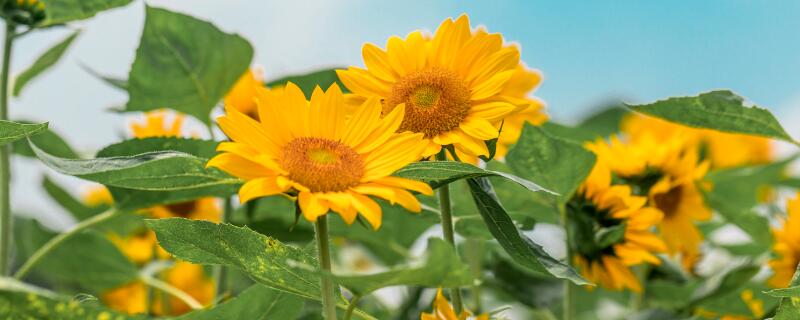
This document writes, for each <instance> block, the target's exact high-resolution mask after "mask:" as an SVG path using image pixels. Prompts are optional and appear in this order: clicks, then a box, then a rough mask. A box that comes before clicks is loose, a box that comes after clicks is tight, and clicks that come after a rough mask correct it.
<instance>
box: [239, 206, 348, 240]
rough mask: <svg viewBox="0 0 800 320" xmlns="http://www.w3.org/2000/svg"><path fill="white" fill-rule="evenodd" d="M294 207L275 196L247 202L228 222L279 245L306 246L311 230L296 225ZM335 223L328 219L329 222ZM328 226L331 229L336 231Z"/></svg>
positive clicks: (312, 231) (312, 230)
mask: <svg viewBox="0 0 800 320" xmlns="http://www.w3.org/2000/svg"><path fill="white" fill-rule="evenodd" d="M294 212H295V203H294V201H292V200H289V199H287V198H286V197H284V196H280V195H275V196H269V197H262V198H258V199H255V200H252V201H248V202H247V203H245V204H244V205H242V206H240V207H239V208H237V209H236V210H235V211H234V212H233V214H232V215H231V216H230V217H227V218H228V222H230V223H231V224H234V225H237V226H247V227H248V228H250V229H253V231H256V232H258V233H261V234H263V235H268V236H270V237H273V238H275V239H278V240H279V241H281V242H296V243H303V244H305V243H308V242H309V241H311V240H314V228H313V226H312V225H311V224H309V223H298V224H296V225H295V223H294V221H295V217H294V214H293V213H294ZM333 221H336V219H331V220H330V222H333ZM333 225H334V224H333V223H332V224H331V226H330V227H331V228H330V229H332V230H333V229H335V227H333Z"/></svg>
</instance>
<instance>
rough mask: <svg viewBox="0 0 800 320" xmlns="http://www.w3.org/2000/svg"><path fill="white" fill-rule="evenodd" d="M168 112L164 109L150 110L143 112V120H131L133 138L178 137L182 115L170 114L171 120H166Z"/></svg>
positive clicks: (181, 127) (181, 125) (181, 124)
mask: <svg viewBox="0 0 800 320" xmlns="http://www.w3.org/2000/svg"><path fill="white" fill-rule="evenodd" d="M169 115H170V114H169V113H168V112H166V111H152V112H147V113H145V114H144V121H143V122H139V121H133V122H131V124H130V129H131V132H132V133H133V137H134V138H151V137H179V136H181V130H182V129H183V120H184V116H183V115H181V114H178V113H173V114H172V122H168V119H167V117H168V116H169Z"/></svg>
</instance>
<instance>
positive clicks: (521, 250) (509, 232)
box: [467, 178, 590, 285]
mask: <svg viewBox="0 0 800 320" xmlns="http://www.w3.org/2000/svg"><path fill="white" fill-rule="evenodd" d="M467 182H468V183H469V187H470V191H471V192H472V197H473V199H474V200H475V205H476V206H477V207H478V211H479V212H480V214H481V217H483V221H484V222H485V223H486V226H487V227H488V228H489V232H491V233H492V236H494V238H495V239H497V242H499V243H500V246H502V247H503V249H504V250H505V251H506V252H507V253H508V254H509V255H510V256H511V258H513V259H514V261H516V262H517V263H519V264H520V265H522V266H524V267H526V268H529V269H531V270H533V271H537V272H542V273H544V274H550V275H552V276H554V277H556V278H561V279H566V280H569V281H572V282H573V283H575V284H578V285H585V284H590V283H589V282H588V281H586V280H585V279H584V278H583V277H581V276H580V275H579V274H578V272H577V271H575V269H573V268H572V267H570V266H569V265H568V264H565V263H563V262H561V261H558V260H556V259H555V258H553V257H551V256H550V255H549V254H547V252H545V251H544V249H543V248H542V246H540V245H538V244H536V243H535V242H533V240H531V239H529V238H528V237H526V236H525V235H523V234H522V233H520V231H519V230H518V229H517V226H516V225H515V224H514V221H513V220H511V218H510V217H509V216H508V213H506V210H505V209H504V208H503V206H502V205H501V204H500V202H499V200H498V199H497V196H496V195H495V194H494V190H493V188H492V185H491V183H490V182H489V180H488V179H486V178H476V179H472V178H471V179H468V180H467Z"/></svg>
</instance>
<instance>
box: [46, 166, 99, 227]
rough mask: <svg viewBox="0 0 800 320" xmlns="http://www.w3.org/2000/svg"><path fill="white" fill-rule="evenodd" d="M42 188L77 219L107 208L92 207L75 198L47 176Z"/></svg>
mask: <svg viewBox="0 0 800 320" xmlns="http://www.w3.org/2000/svg"><path fill="white" fill-rule="evenodd" d="M42 188H43V189H44V191H45V192H47V194H48V195H49V196H50V198H52V199H53V200H55V202H56V203H58V204H59V205H61V207H62V208H64V209H65V210H67V212H69V213H70V214H71V215H72V216H73V217H74V218H75V219H76V220H78V221H80V220H83V219H86V218H89V217H91V216H94V215H96V214H98V213H100V212H102V211H104V210H105V209H107V208H104V207H103V206H97V207H90V206H87V205H86V204H85V203H83V202H82V201H80V200H78V199H75V197H73V196H72V195H71V194H70V193H69V192H67V190H64V188H62V187H61V186H59V185H58V184H56V183H55V182H53V181H52V180H50V178H47V177H45V178H44V179H42Z"/></svg>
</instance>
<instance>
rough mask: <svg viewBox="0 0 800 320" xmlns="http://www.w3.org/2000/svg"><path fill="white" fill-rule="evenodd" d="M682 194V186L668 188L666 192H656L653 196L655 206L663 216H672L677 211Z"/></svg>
mask: <svg viewBox="0 0 800 320" xmlns="http://www.w3.org/2000/svg"><path fill="white" fill-rule="evenodd" d="M682 196H683V187H681V186H677V187H674V188H672V189H669V191H667V192H666V193H661V194H657V195H655V196H654V197H653V200H654V201H655V203H656V208H658V209H659V210H661V212H663V213H664V217H671V216H674V215H675V214H676V213H677V212H678V208H679V207H680V204H681V197H682Z"/></svg>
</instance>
